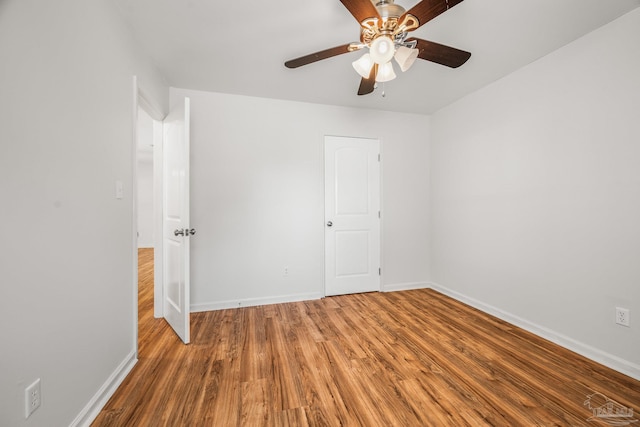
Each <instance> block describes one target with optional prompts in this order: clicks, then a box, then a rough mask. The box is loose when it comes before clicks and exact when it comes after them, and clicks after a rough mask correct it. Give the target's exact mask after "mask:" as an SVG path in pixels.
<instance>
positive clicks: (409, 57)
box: [394, 46, 418, 73]
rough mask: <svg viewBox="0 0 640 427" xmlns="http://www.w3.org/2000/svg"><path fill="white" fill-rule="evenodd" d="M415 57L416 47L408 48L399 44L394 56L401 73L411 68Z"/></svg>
mask: <svg viewBox="0 0 640 427" xmlns="http://www.w3.org/2000/svg"><path fill="white" fill-rule="evenodd" d="M417 57H418V49H410V48H408V47H406V46H400V47H399V48H398V50H396V54H395V56H394V58H395V60H396V62H397V63H398V65H399V66H400V69H401V70H402V72H403V73H404V72H405V71H407V70H408V69H409V68H411V66H412V65H413V63H414V62H415V61H416V58H417Z"/></svg>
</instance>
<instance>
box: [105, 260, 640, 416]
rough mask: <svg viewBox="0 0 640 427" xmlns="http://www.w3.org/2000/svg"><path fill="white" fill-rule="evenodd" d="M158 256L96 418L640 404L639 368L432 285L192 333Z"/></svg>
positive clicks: (199, 325) (502, 411)
mask: <svg viewBox="0 0 640 427" xmlns="http://www.w3.org/2000/svg"><path fill="white" fill-rule="evenodd" d="M149 260H152V254H151V255H150V254H149V253H146V251H144V250H143V251H141V253H140V265H141V269H140V271H141V279H142V280H141V285H140V352H139V353H140V354H139V359H140V360H139V362H138V364H137V365H136V366H135V368H134V369H133V371H132V372H131V374H130V375H129V376H128V377H127V379H126V380H125V381H124V383H123V384H122V386H121V387H120V388H119V389H118V391H117V392H116V394H115V395H114V396H113V397H112V398H111V400H110V401H109V402H108V404H107V405H106V407H105V408H104V410H103V411H102V412H101V413H100V414H99V415H98V417H97V419H96V420H95V422H94V423H93V426H339V425H349V426H586V425H590V426H606V425H607V424H606V423H604V422H603V421H602V420H600V419H597V420H593V421H587V420H588V419H589V418H590V417H591V416H593V412H592V410H590V409H589V408H588V407H587V406H585V405H584V403H585V401H586V400H587V398H588V396H590V395H591V394H593V393H595V392H599V393H602V394H603V395H605V396H607V397H608V398H610V399H613V400H614V401H617V402H618V403H619V404H620V405H623V406H624V407H626V408H629V409H634V410H635V411H636V412H637V411H638V410H640V406H638V405H640V382H639V381H636V380H634V379H632V378H629V377H627V376H624V375H622V374H620V373H617V372H615V371H613V370H611V369H608V368H605V367H603V366H601V365H599V364H596V363H594V362H591V361H589V360H587V359H585V358H583V357H581V356H579V355H576V354H574V353H572V352H570V351H568V350H565V349H563V348H561V347H558V346H556V345H554V344H552V343H549V342H548V341H545V340H543V339H541V338H538V337H536V336H535V335H532V334H530V333H528V332H526V331H523V330H522V329H519V328H516V327H514V326H512V325H510V324H508V323H506V322H503V321H501V320H499V319H496V318H494V317H491V316H489V315H487V314H484V313H482V312H479V311H477V310H475V309H473V308H470V307H468V306H466V305H464V304H462V303H460V302H457V301H455V300H452V299H450V298H448V297H446V296H444V295H442V294H439V293H438V292H435V291H433V290H429V289H425V290H415V291H403V292H393V293H371V294H357V295H346V296H338V297H330V298H325V299H322V300H317V301H306V302H297V303H288V304H275V305H269V306H261V307H248V308H238V309H231V310H220V311H212V312H206V313H194V314H192V316H191V322H192V343H191V344H190V345H188V346H185V345H183V344H181V342H180V340H179V339H178V338H177V336H176V335H175V334H174V333H173V332H172V331H171V330H170V329H169V328H168V326H167V325H166V324H165V322H164V321H163V320H159V319H154V318H153V315H152V311H153V290H152V289H151V288H152V280H151V278H152V274H153V269H152V268H147V267H146V266H145V264H146V263H147V262H148V261H149ZM594 400H595V398H594ZM601 403H602V402H601ZM635 418H638V417H637V416H636V417H635Z"/></svg>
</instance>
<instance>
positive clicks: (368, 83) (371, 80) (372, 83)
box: [358, 64, 378, 95]
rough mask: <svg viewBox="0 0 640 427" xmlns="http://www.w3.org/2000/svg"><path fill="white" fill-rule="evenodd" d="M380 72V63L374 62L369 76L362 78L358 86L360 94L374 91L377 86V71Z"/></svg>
mask: <svg viewBox="0 0 640 427" xmlns="http://www.w3.org/2000/svg"><path fill="white" fill-rule="evenodd" d="M377 72H378V64H373V67H371V72H370V73H369V77H368V78H366V79H365V78H364V77H363V78H362V80H360V87H359V88H358V95H367V94H370V93H371V92H373V90H374V89H375V88H376V73H377Z"/></svg>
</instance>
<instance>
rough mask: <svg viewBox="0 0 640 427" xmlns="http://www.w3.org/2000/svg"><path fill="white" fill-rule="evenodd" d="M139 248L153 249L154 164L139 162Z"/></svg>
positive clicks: (149, 161) (148, 161)
mask: <svg viewBox="0 0 640 427" xmlns="http://www.w3.org/2000/svg"><path fill="white" fill-rule="evenodd" d="M136 172H137V175H138V176H137V179H138V181H137V191H138V193H137V194H138V199H137V202H138V247H139V248H152V247H153V162H152V161H151V160H138V164H137V170H136Z"/></svg>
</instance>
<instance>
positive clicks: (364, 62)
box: [351, 53, 373, 79]
mask: <svg viewBox="0 0 640 427" xmlns="http://www.w3.org/2000/svg"><path fill="white" fill-rule="evenodd" d="M351 65H353V69H354V70H356V72H357V73H358V74H360V75H361V76H362V77H364V78H365V79H366V78H368V77H369V73H371V67H373V61H372V60H371V55H369V54H368V53H365V54H364V55H362V56H361V57H360V59H358V60H357V61H353V62H352V63H351Z"/></svg>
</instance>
